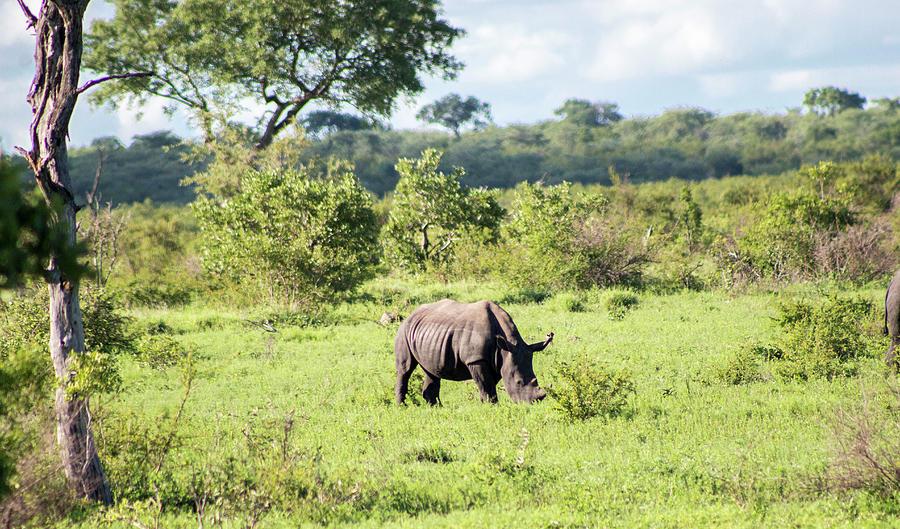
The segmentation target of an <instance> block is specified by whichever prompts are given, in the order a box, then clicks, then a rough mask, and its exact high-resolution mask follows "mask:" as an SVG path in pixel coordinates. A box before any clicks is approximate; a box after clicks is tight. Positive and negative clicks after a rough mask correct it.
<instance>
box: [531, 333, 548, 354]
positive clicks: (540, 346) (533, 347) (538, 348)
mask: <svg viewBox="0 0 900 529" xmlns="http://www.w3.org/2000/svg"><path fill="white" fill-rule="evenodd" d="M552 341H553V333H552V332H551V333H550V334H548V335H547V339H546V340H544V341H543V342H541V343H535V344H531V345H529V347H530V348H531V350H532V351H534V352H535V353H536V352H538V351H543V350H544V349H545V348H546V347H547V346H548V345H550V342H552Z"/></svg>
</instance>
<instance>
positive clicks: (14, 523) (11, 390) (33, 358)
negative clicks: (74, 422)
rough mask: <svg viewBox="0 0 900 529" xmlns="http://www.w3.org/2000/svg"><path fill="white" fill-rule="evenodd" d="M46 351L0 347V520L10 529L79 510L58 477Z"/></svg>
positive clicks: (50, 521)
mask: <svg viewBox="0 0 900 529" xmlns="http://www.w3.org/2000/svg"><path fill="white" fill-rule="evenodd" d="M45 318H46V316H45ZM46 349H47V346H46V344H41V345H29V346H23V347H14V348H11V349H3V348H2V347H0V352H2V354H0V519H2V520H3V523H4V524H5V525H7V526H9V527H49V526H51V525H53V524H54V523H60V521H61V520H64V519H66V518H67V517H69V516H71V514H72V513H74V512H77V510H78V509H79V508H81V507H82V505H83V504H82V503H81V502H79V501H76V500H75V498H74V497H73V495H72V493H71V488H70V486H69V484H68V483H67V482H66V480H65V475H64V474H63V473H62V472H60V471H59V453H58V450H59V449H58V447H57V442H56V432H55V431H54V428H53V426H54V421H53V408H52V407H51V406H49V405H48V403H49V402H51V401H52V399H53V395H52V393H53V388H54V386H55V377H54V376H53V370H52V367H51V366H50V363H49V362H48V361H47V350H46Z"/></svg>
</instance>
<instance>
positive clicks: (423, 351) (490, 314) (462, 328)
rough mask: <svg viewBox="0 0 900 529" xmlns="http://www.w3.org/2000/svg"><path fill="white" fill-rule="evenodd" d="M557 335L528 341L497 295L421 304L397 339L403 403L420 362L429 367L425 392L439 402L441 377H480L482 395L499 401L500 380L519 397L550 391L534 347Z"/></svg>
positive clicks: (526, 398) (537, 397)
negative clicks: (537, 365)
mask: <svg viewBox="0 0 900 529" xmlns="http://www.w3.org/2000/svg"><path fill="white" fill-rule="evenodd" d="M552 339H553V333H550V334H548V335H547V340H546V341H544V342H540V343H536V344H531V345H529V344H527V343H525V341H524V340H523V339H522V337H521V336H520V335H519V331H518V329H516V324H515V323H513V321H512V318H510V317H509V314H507V313H506V311H505V310H503V309H501V308H500V306H499V305H497V304H496V303H494V302H492V301H479V302H477V303H459V302H457V301H453V300H450V299H444V300H441V301H438V302H435V303H427V304H425V305H422V306H420V307H419V308H417V309H416V310H414V311H413V313H412V314H410V315H409V317H408V318H406V320H405V321H404V322H403V323H402V324H401V325H400V329H399V330H398V331H397V338H396V339H395V340H394V356H395V360H396V367H397V385H396V387H395V393H396V396H397V403H398V404H403V400H404V399H405V398H406V392H407V390H408V384H409V377H410V375H412V372H413V370H414V369H415V368H416V366H417V365H420V366H422V370H423V371H425V384H424V387H423V389H422V396H423V397H425V401H426V402H428V403H429V404H431V405H434V404H437V403H438V402H439V397H440V391H441V379H446V380H469V379H472V380H474V381H475V384H476V385H477V386H478V390H479V391H480V392H481V400H483V401H490V402H497V383H498V382H499V381H500V379H501V378H502V379H503V386H504V387H505V388H506V392H507V393H509V396H510V398H512V400H513V401H515V402H529V403H530V402H534V401H537V400H541V399H543V398H544V397H546V396H547V394H546V393H545V392H544V390H543V389H542V388H541V387H540V386H539V385H538V381H537V377H536V376H535V375H534V368H533V367H532V365H531V360H532V356H533V353H534V352H536V351H541V350H543V349H544V348H545V347H547V345H548V344H549V343H550V341H551V340H552Z"/></svg>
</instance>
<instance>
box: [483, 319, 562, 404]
mask: <svg viewBox="0 0 900 529" xmlns="http://www.w3.org/2000/svg"><path fill="white" fill-rule="evenodd" d="M551 341H553V333H552V332H551V333H550V334H548V335H547V339H546V340H544V341H543V342H538V343H534V344H531V345H529V344H527V343H525V342H524V341H520V342H518V343H511V342H508V341H507V340H506V339H505V338H504V337H503V336H500V335H497V346H498V347H499V348H500V356H501V358H502V359H503V362H502V364H501V366H500V376H501V377H503V387H505V388H506V392H507V393H509V397H510V398H511V399H512V400H513V402H527V403H531V402H535V401H538V400H541V399H543V398H544V397H546V396H547V393H546V392H545V391H544V389H543V388H541V387H540V386H539V385H538V381H537V376H536V375H535V374H534V368H533V367H532V365H531V361H532V358H533V357H534V353H535V352H537V351H543V350H544V348H545V347H547V346H548V345H549V344H550V342H551Z"/></svg>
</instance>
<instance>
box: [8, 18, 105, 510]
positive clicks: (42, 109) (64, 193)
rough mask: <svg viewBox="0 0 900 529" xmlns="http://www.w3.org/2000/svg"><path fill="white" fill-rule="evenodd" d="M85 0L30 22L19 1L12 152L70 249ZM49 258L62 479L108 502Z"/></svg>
mask: <svg viewBox="0 0 900 529" xmlns="http://www.w3.org/2000/svg"><path fill="white" fill-rule="evenodd" d="M88 1H89V0H42V3H41V10H40V12H39V13H38V16H37V17H35V16H34V15H33V14H32V13H31V11H30V10H29V9H28V7H26V6H25V4H24V3H23V2H22V0H19V5H20V7H21V8H22V10H23V12H25V15H26V17H28V22H29V26H33V27H34V28H35V31H36V43H35V51H34V62H35V75H34V80H33V81H32V85H31V89H30V90H29V93H28V102H29V103H30V104H31V109H32V112H33V114H34V116H33V119H32V122H31V129H30V133H31V143H32V147H31V150H30V151H25V150H24V149H19V150H20V152H21V153H22V154H23V155H24V156H25V158H26V159H27V160H28V162H29V164H30V165H31V169H32V170H33V171H34V175H35V179H36V180H37V183H38V185H39V186H40V188H41V191H43V193H44V196H45V198H46V199H47V200H48V201H49V202H57V201H58V202H59V203H60V204H61V205H62V209H61V210H60V213H59V215H58V217H57V219H56V220H57V222H59V223H60V224H61V225H62V226H64V227H65V229H66V230H67V233H68V236H69V240H70V242H72V243H73V244H74V242H75V231H76V225H75V213H76V211H77V208H76V205H75V198H74V197H73V196H72V193H71V191H70V180H69V167H68V151H67V147H66V136H67V134H68V130H69V120H70V118H71V116H72V111H73V110H74V108H75V102H76V100H77V99H78V95H79V93H81V92H82V91H83V89H79V88H78V76H79V70H80V69H81V52H82V47H83V42H82V21H83V17H84V10H85V9H86V8H87V4H88ZM58 261H59V260H58V258H57V257H56V256H54V257H51V259H50V265H49V269H48V270H47V281H48V283H49V289H50V357H51V359H52V360H53V367H54V369H55V371H56V375H57V377H58V379H59V380H60V381H61V385H60V387H59V388H58V389H57V391H56V420H57V439H58V441H59V445H60V452H61V456H62V463H63V467H64V468H65V472H66V476H67V477H68V478H69V481H70V482H71V484H72V485H73V486H74V487H75V489H76V491H77V493H78V494H79V495H81V496H83V497H86V498H90V499H94V500H97V501H102V502H103V503H105V504H111V503H112V493H111V492H110V487H109V482H108V481H107V480H106V474H105V472H104V470H103V465H102V464H101V463H100V458H99V457H98V456H97V451H96V449H95V446H94V437H93V434H92V431H91V414H90V410H89V408H88V401H87V399H86V398H85V399H72V400H67V399H66V396H65V389H64V387H65V385H66V383H67V382H68V380H69V379H70V378H71V371H70V369H69V365H70V363H71V361H72V359H73V358H74V355H78V354H82V353H84V350H85V345H84V325H83V322H82V315H81V306H80V305H79V302H78V282H77V278H72V277H69V276H68V275H67V274H66V273H65V272H64V271H63V270H61V269H60V266H59V265H60V263H59V262H58Z"/></svg>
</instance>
